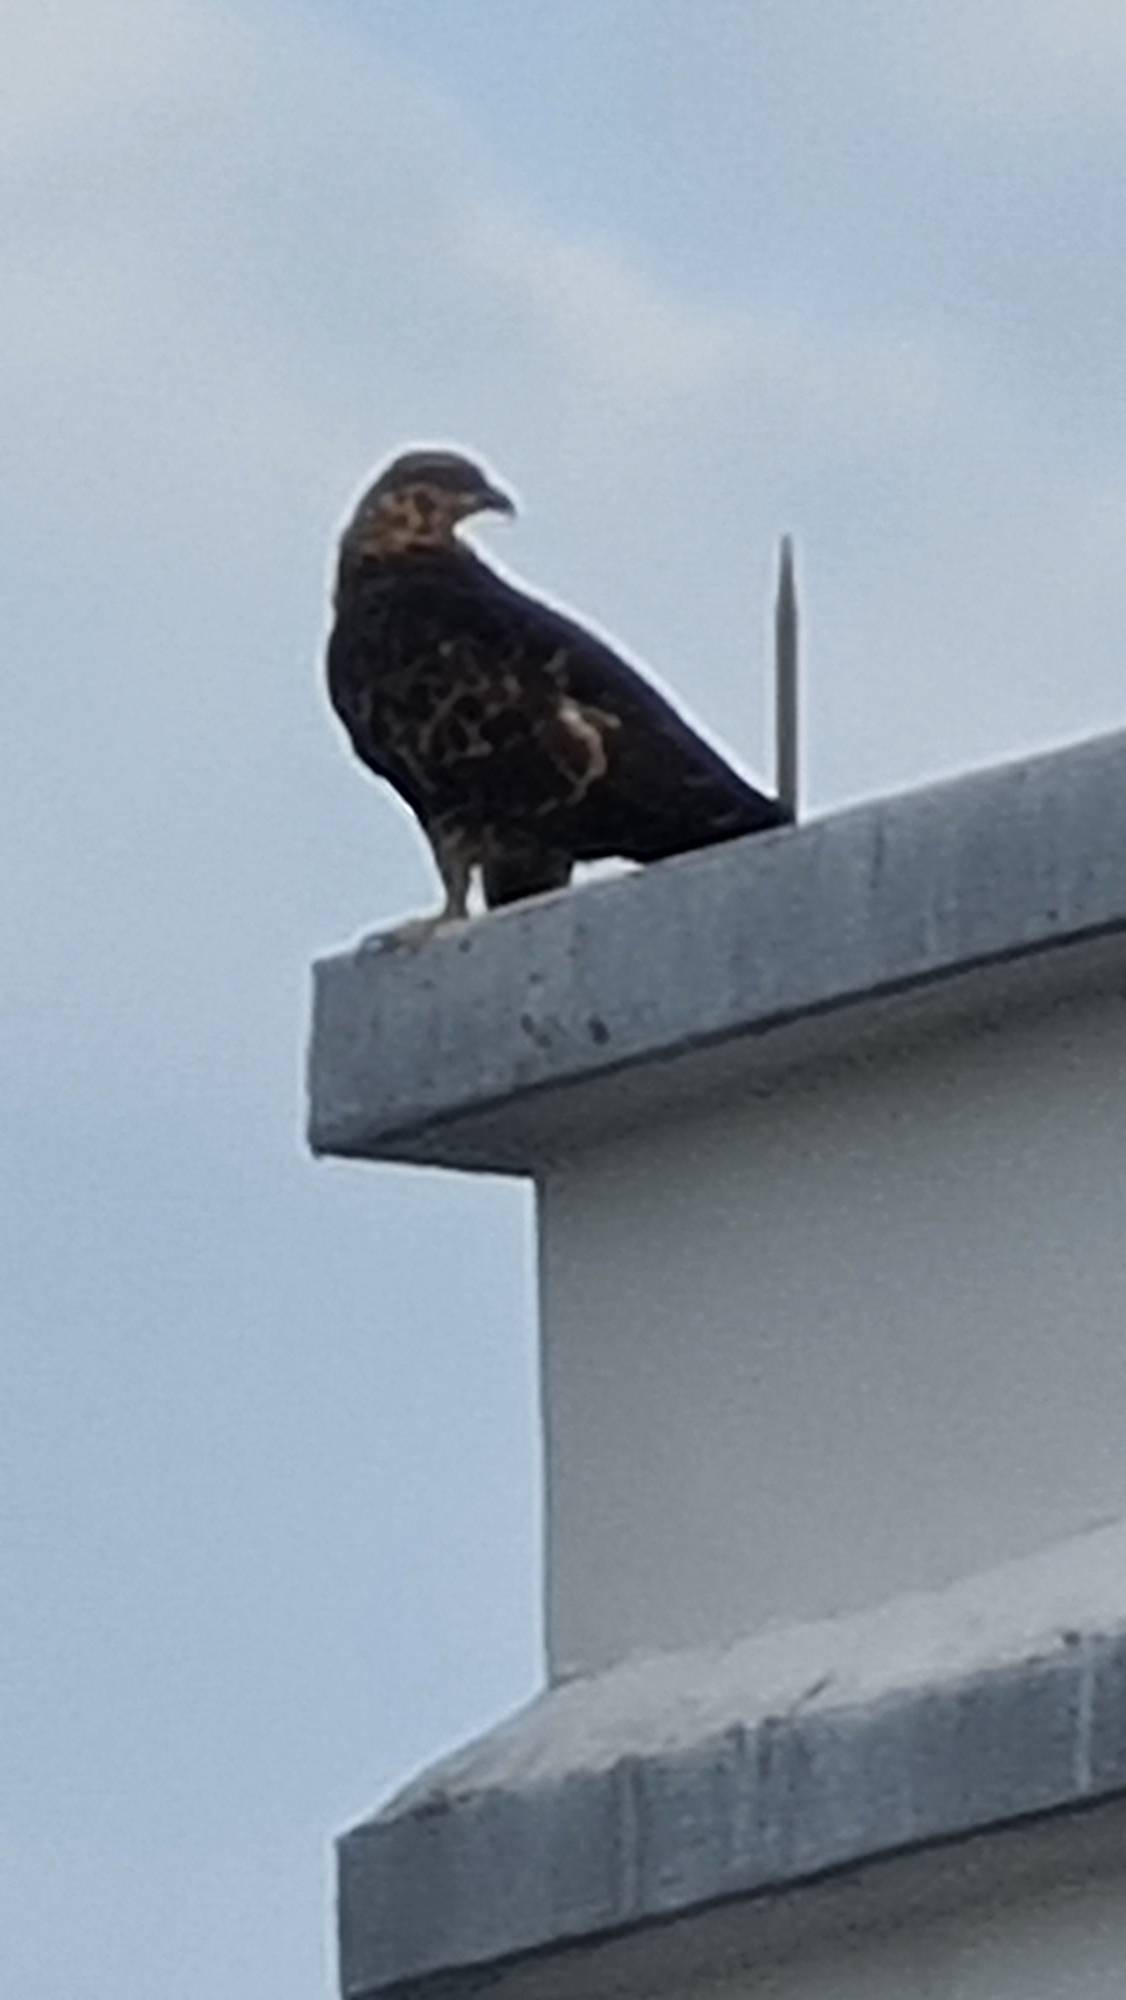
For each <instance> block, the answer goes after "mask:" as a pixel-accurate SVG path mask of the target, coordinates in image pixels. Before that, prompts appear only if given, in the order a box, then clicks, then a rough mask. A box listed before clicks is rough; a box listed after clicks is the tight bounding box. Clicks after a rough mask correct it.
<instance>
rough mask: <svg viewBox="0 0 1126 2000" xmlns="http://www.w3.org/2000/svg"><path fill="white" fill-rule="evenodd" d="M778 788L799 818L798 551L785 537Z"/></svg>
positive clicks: (778, 657) (777, 615)
mask: <svg viewBox="0 0 1126 2000" xmlns="http://www.w3.org/2000/svg"><path fill="white" fill-rule="evenodd" d="M774 730H775V739H774V740H775V769H776V780H775V789H776V791H777V793H778V800H779V804H780V805H782V806H783V807H784V809H785V810H786V812H787V813H788V814H789V815H790V817H791V818H793V819H795V820H796V819H797V816H798V783H799V771H798V599H797V590H796V588H795V585H794V549H793V543H792V541H791V539H790V537H789V535H783V537H782V541H781V544H780V546H779V552H778V594H777V596H776V598H775V600H774Z"/></svg>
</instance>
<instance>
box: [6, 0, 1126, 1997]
mask: <svg viewBox="0 0 1126 2000" xmlns="http://www.w3.org/2000/svg"><path fill="white" fill-rule="evenodd" d="M5 42H6V51H5V68H6V77H5V80H4V83H3V85H2V86H0V89H2V90H3V92H4V94H5V96H6V98H7V103H6V105H5V108H4V115H3V117H2V119H0V175H2V178H3V187H4V195H5V203H4V207H5V229H4V232H3V248H2V250H0V257H2V260H3V265H4V270H3V293H4V299H5V327H6V358H5V367H4V370H3V375H2V378H0V400H2V402H3V406H4V407H3V429H4V437H5V452H4V456H5V464H6V470H7V473H8V477H7V479H6V480H5V482H4V487H3V491H2V493H0V513H2V519H0V527H2V535H0V565H2V566H3V568H4V570H5V572H6V574H5V577H4V586H5V587H4V589H3V592H2V597H0V602H2V605H3V610H2V613H0V616H2V617H3V621H4V658H5V672H4V675H3V677H2V691H0V706H2V708H3V718H2V721H3V740H4V743H5V745H6V770H5V782H4V786H3V788H2V796H0V817H2V819H3V822H4V828H3V832H4V837H5V843H6V851H7V853H8V855H9V857H10V862H9V867H8V869H7V870H6V871H5V879H4V882H3V886H2V889H0V895H2V897H3V922H4V928H5V933H6V935H7V937H8V939H9V942H10V952H9V955H8V959H7V977H6V979H5V982H4V988H3V999H2V1012H0V1054H2V1077H0V1093H2V1129H3V1135H4V1146H5V1164H4V1174H3V1187H4V1195H5V1203H4V1217H3V1224H2V1229H3V1236H2V1238H0V1242H2V1251H0V1255H2V1257H3V1296H4V1299H5V1304H6V1307H7V1322H8V1323H7V1327H6V1338H5V1343H4V1358H3V1369H4V1393H3V1396H2V1398H0V1453H2V1464H3V1483H2V1500H0V1504H2V1509H3V1534H2V1538H0V1566H2V1570H0V1573H2V1589H3V1618H2V1633H0V1685H2V1687H3V1690H4V1694H3V1701H2V1703H0V1738H2V1740H0V1767H2V1768H3V1771H4V1774H5V1781H4V1785H3V1787H2V1788H0V1937H2V1938H3V1940H4V1942H3V1944H2V1945H0V1957H4V1956H10V1957H11V1967H10V1970H9V1971H8V1978H7V1983H8V1984H9V1985H10V1986H11V1989H12V1991H13V1992H18V1993H19V1994H20V1996H21V2000H57V1996H58V1995H59V1994H61V1993H67V1994H71V1993H73V1994H81V1995H83V1996H85V1995H87V1994H88V1995H90V1996H92V2000H100V1996H101V1995H103V1994H104V1995H106V1996H107V2000H108V1996H110V1995H112V1996H113V2000H142V1996H143V2000H149V1996H150V1995H151V1994H152V1993H154V1992H159V1993H160V1994H161V1996H162V2000H188V1996H189V1995H190V1996H191V2000H197V1996H198V1995H199V1994H200V1993H201V1992H206V1993H208V1995H209V1996H213V2000H227V1996H230V2000H235V1996H236V1995H237V1996H238V2000H298V1996H299V1995H300V1996H301V2000H308V1995H309V1994H310V1993H315V1992H318V1991H324V1992H328V1991H330V1990H331V1971H332V1967H331V1956H330V1953H329V1950H328V1945H327V1915H326V1911H327V1901H328V1887H329V1851H328V1841H329V1837H330V1835H331V1834H332V1833H333V1832H334V1831H335V1830H336V1829H337V1828H339V1827H340V1826H341V1825H343V1824H345V1823H347V1822H348V1820H349V1819H351V1818H354V1817H356V1816H357V1815H358V1814H359V1813H360V1812H361V1811H363V1810H365V1809H367V1808H368V1807H369V1806H370V1805H371V1804H372V1803H373V1802H374V1801H375V1800H376V1799H377V1798H378V1797H380V1796H381V1795H382V1794H383V1793H384V1792H385V1791H386V1790H387V1788H388V1787H389V1786H390V1785H391V1784H392V1783H393V1782H394V1781H395V1780H396V1779H397V1778H399V1777H400V1776H402V1775H405V1774H406V1773H407V1772H408V1771H409V1770H411V1769H412V1768H414V1767H416V1766H417V1765H418V1764H419V1763H420V1762H422V1761H423V1760H425V1759H427V1758H428V1757H430V1756H432V1755H434V1754H436V1753H437V1752H438V1751H439V1750H440V1749H441V1748H443V1747H444V1746H446V1745H448V1744H449V1743H451V1742H453V1741H455V1740H456V1739H458V1738H459V1737H461V1736H463V1735H465V1734H466V1733H468V1732H469V1731H471V1730H473V1729H476V1728H478V1727H480V1726H482V1725H484V1724H485V1723H486V1722H488V1721H489V1720H491V1719H492V1718H493V1717H495V1716H496V1715H498V1714H499V1713H501V1712H502V1711H503V1710H504V1709H506V1708H507V1707H509V1706H511V1705H512V1704H514V1703H515V1702H517V1701H518V1700H520V1699H522V1698H523V1697H524V1696H525V1695H526V1694H527V1693H528V1692H529V1691H530V1690H531V1689H532V1688H533V1687H534V1685H535V1683H536V1678H537V1675H538V1672H539V1651H538V1645H539V1632H538V1589H539V1579H538V1537H539V1520H538V1495H537V1464H536V1444H535V1355H534V1345H533V1334H534V1329H533V1324H532V1278H531V1259H532V1251H531V1240H530V1209H529V1203H528V1200H527V1197H526V1194H525V1193H524V1191H522V1190H520V1189H516V1188H511V1187H506V1186H501V1185H497V1184H486V1183H478V1182H474V1181H469V1180H462V1179H458V1178H455V1177H450V1178H441V1177H437V1176H432V1175H429V1174H425V1173H409V1172H405V1171H402V1172H399V1171H391V1170H382V1169H372V1170H368V1171H365V1170H363V1169H360V1168H357V1167H342V1166H334V1165H331V1164H322V1165H320V1166H316V1167H314V1166H313V1165H312V1164H311V1163H310V1162H309V1161H308V1159H307V1158H306V1157H305V1154H304V1151H303V1147H302V1141H301V1116H302V1113H301V1080H300V1078H301V1058H302V1044H303V1039H304V1033H305V1020H306V1005H307V965H308V961H309V959H310V958H311V957H312V956H313V955H314V954H315V953H316V952H317V951H318V950H321V949H323V948H325V947H328V946H331V945H332V944H334V943H337V942H341V941H344V940H347V939H349V938H351V937H354V936H355V935H357V934H358V933H360V932H363V931H365V930H368V929H371V928H374V927H375V926H377V925H379V924H382V923H386V922H389V921H390V920H392V919H393V918H395V917H396V916H398V915H399V914H401V913H403V912H406V911H414V910H418V909H422V908H425V907H427V906H428V905H429V904H430V903H431V902H432V901H433V897H434V885H433V882H432V880H431V876H430V871H429V867H428V863H427V861H426V857H425V854H424V852H423V850H422V848H421V844H420V842H419V840H418V838H417V836H416V834H415V833H414V831H413V829H412V827H411V826H410V825H409V823H408V822H407V821H406V820H405V818H404V817H403V815H402V814H401V813H400V812H399V810H398V809H397V807H396V806H395V805H394V803H393V802H391V801H389V800H388V799H386V798H384V797H381V796H380V794H379V792H378V790H377V788H376V787H375V786H374V785H372V784H371V783H370V782H368V781H366V780H365V779H364V777H363V776H362V775H361V774H360V773H359V771H358V770H357V769H356V768H355V767H354V766H353V765H352V764H351V762H350V760H349V758H348V756H347V755H346V753H345V750H344V747H343V745H342V742H341V740H340V737H339V734H338V732H337V731H336V729H335V727H334V725H333V724H332V722H331V719H330V718H329V716H328V715H327V713H326V710H325V705H324V702H323V699H322V696H321V693H320V688H319V684H318V671H319V669H318V654H319V648H320V645H321V641H322V636H323V631H324V622H325V581H326V576H327V573H328V564H329V553H330V544H331V541H332V538H333V535H334V532H335V529H336V525H337V524H338V522H339V520H340V518H341V516H342V515H343V513H344V512H345V510H346V508H347V506H348V503H349V500H350V498H351V496H352V495H353V494H354V492H355V491H356V489H357V487H358V486H359V485H360V483H361V482H362V480H363V479H364V477H365V475H366V473H367V472H368V470H369V469H370V467H371V465H372V464H373V463H374V462H375V461H377V460H378V459H379V458H381V457H382V456H383V455H384V454H385V453H386V452H387V451H389V450H391V449H393V448H394V447H395V446H397V445H399V444H400V443H403V442H406V441H409V440H416V439H432V438H444V439H454V440H457V441H460V442H462V443H464V444H466V445H469V446H471V447H473V448H475V449H476V450H478V451H480V452H481V453H482V454H484V455H485V456H486V457H487V458H488V460H489V462H490V463H491V464H492V466H493V468H494V469H495V470H496V472H497V473H498V474H500V475H501V476H502V477H503V478H505V479H506V480H507V481H508V482H510V483H511V484H512V485H513V486H514V487H515V488H516V490H517V491H518V492H519V493H520V495H521V496H522V498H523V501H524V502H525V513H524V516H523V518H522V519H521V521H520V522H519V523H517V524H516V525H515V526H513V527H507V526H502V525H501V524H495V525H494V526H493V527H491V528H489V529H488V530H487V531H486V537H485V539H486V541H487V545H488V547H489V548H490V549H491V551H492V553H493V554H494V555H495V556H496V557H497V558H498V559H500V560H502V561H503V562H504V563H505V564H506V565H507V566H509V567H511V568H513V569H515V570H516V571H518V572H519V573H520V574H522V575H524V576H526V577H528V578H529V579H531V580H533V581H534V582H536V583H537V584H539V585H541V586H542V587H544V588H545V589H548V590H550V591H551V592H552V593H553V594H554V595H556V596H557V597H560V598H562V599H563V600H564V601H566V602H568V603H569V604H572V605H574V606H576V607H579V608H580V609H582V610H583V611H585V612H586V613H587V614H588V615H589V616H590V617H592V618H594V619H596V620H597V621H598V622H599V624H600V625H601V626H603V627H604V628H606V629H608V630H609V631H610V632H611V633H614V634H616V635H618V636H619V637H620V638H621V639H622V640H623V641H624V642H626V643H627V644H628V646H629V647H630V648H631V650H632V651H633V652H634V653H635V654H636V655H637V656H638V657H640V658H641V659H643V660H645V661H648V662H649V663H650V664H651V665H652V667H653V668H654V670H655V671H657V672H658V673H659V674H660V675H661V676H662V677H663V678H664V680H665V681H666V682H668V683H669V684H671V685H672V686H674V687H675V688H676V689H677V690H678V691H679V692H680V694H681V695H682V697H683V699H684V700H685V701H686V703H687V704H688V705H690V706H691V708H692V709H693V710H694V711H695V712H696V713H697V714H698V715H699V716H700V717H701V718H703V719H704V720H705V721H706V722H707V723H708V724H709V725H710V726H711V727H712V728H713V729H714V730H716V731H718V732H719V733H720V734H721V735H723V736H725V737H726V738H727V739H728V741H729V742H731V743H732V744H733V745H734V746H735V747H736V748H737V749H738V751H739V753H740V755H741V756H742V757H743V758H744V759H745V760H746V761H747V762H748V763H749V764H750V765H751V766H752V767H755V768H759V769H761V768H762V764H763V758H764V745H765V733H764V732H765V701H764V690H763V670H762V662H763V657H764V646H765V632H766V609H767V604H768V598H769V591H770V578H771V566H772V559H773V556H772V552H773V548H774V545H775V542H776V538H777V535H778V534H779V532H780V531H782V530H783V529H789V530H792V531H793V532H794V533H795V535H796V536H797V541H798V555H799V565H800V574H801V586H802V603H803V611H804V628H805V633H806V648H807V650H806V662H807V673H808V689H809V701H808V718H807V720H808V777H809V793H810V799H809V803H810V808H811V810H815V811H825V810H828V809H831V808H832V807H833V806H835V805H839V804H841V803H844V802H845V801H847V800H849V799H853V798H857V797H863V796H868V795H871V794H873V793H877V792H886V791H892V790H896V789H899V788H902V787H903V786H907V785H913V784H917V783H920V782H923V781H925V780H927V779H928V778H932V777H936V776H939V775H942V774H945V773H947V772H950V771H953V770H957V769H960V768H963V767H965V766H967V765H971V764H981V763H986V762H991V761H995V760H998V759H1001V758H1004V757H1006V756H1009V755H1011V754H1014V753H1016V752H1019V751H1023V750H1025V749H1028V748H1030V747H1038V746H1047V745H1050V744H1052V743H1057V742H1061V741H1064V740H1067V739H1069V738H1073V737H1076V736H1080V735H1083V734H1086V733H1089V732H1093V731H1097V730H1100V729H1105V728H1111V727H1116V726H1118V725H1119V724H1120V723H1121V722H1122V721H1123V718H1124V711H1126V697H1124V695H1123V691H1122V672H1121V665H1120V657H1121V647H1122V634H1123V632H1124V631H1126V564H1124V563H1123V560H1122V549H1123V546H1124V542H1126V397H1124V394H1123V386H1122V353H1123V347H1124V340H1123V333H1124V321H1126V260H1124V259H1123V257H1122V254H1121V189H1122V186H1123V184H1124V175H1126V14H1124V12H1123V10H1122V9H1121V7H1120V6H1119V5H1118V0H1105V4H1104V3H1103V0H975V4H972V5H971V4H965V5H963V4H961V0H914V4H913V5H912V6H911V7H904V6H903V5H902V3H901V0H777V4H775V0H737V3H736V0H568V4H567V6H566V7H564V8H559V7H554V6H550V5H548V4H547V0H372V3H371V4H366V5H361V4H359V0H356V4H350V5H346V4H342V0H336V4H327V0H326V4H323V5H321V6H319V7H317V8H316V9H313V8H311V7H302V6H299V5H296V4H293V0H273V4H272V5H270V6H269V7H268V8H267V7H265V6H261V7H259V6H255V5H252V4H250V0H145V4H144V5H141V4H139V0H36V4H34V5H33V4H32V0H14V6H13V7H12V8H11V9H10V10H9V14H8V17H7V18H6V22H5Z"/></svg>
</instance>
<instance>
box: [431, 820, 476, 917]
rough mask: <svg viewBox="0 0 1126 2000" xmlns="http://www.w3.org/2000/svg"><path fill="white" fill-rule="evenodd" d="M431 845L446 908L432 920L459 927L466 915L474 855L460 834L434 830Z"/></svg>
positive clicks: (441, 829)
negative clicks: (444, 896) (443, 891)
mask: <svg viewBox="0 0 1126 2000" xmlns="http://www.w3.org/2000/svg"><path fill="white" fill-rule="evenodd" d="M430 845H431V847H432V848H433V850H434V859H435V861H436V862H437V864H438V873H439V875H440V876H441V878H442V887H443V889H444V890H445V892H446V900H445V904H444V906H443V907H442V909H441V910H439V912H438V915H437V916H436V917H435V919H434V923H435V927H437V925H438V924H455V923H459V922H460V921H461V919H462V918H463V917H467V916H468V915H469V880H470V877H471V875H472V873H473V861H474V856H473V851H472V849H471V847H470V845H469V842H468V841H467V840H466V838H465V835H464V834H463V833H460V832H455V831H450V830H447V829H444V828H439V827H435V828H434V829H433V831H432V833H431V835H430Z"/></svg>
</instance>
